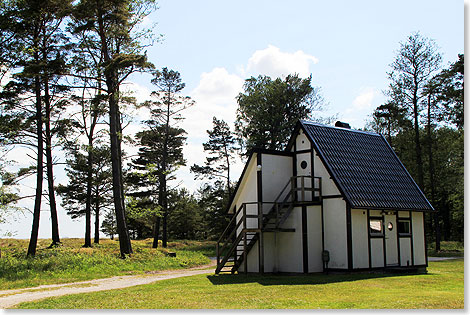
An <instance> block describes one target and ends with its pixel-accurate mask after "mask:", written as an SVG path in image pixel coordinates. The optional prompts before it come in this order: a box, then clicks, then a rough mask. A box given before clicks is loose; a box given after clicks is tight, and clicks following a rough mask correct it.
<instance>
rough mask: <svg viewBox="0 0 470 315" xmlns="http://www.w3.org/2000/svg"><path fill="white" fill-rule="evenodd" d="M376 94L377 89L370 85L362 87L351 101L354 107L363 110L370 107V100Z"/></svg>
mask: <svg viewBox="0 0 470 315" xmlns="http://www.w3.org/2000/svg"><path fill="white" fill-rule="evenodd" d="M377 94H378V92H377V90H376V89H374V88H371V87H367V88H362V89H361V93H360V94H359V95H358V96H356V98H355V99H354V101H353V106H354V109H358V110H364V109H370V108H372V106H373V105H372V101H373V100H374V98H375V96H376V95H377Z"/></svg>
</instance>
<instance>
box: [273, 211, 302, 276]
mask: <svg viewBox="0 0 470 315" xmlns="http://www.w3.org/2000/svg"><path fill="white" fill-rule="evenodd" d="M301 211H302V208H301V207H295V208H294V209H292V213H291V214H290V216H289V217H288V218H287V220H286V221H285V222H284V224H283V225H282V227H283V228H294V229H295V232H282V233H277V246H278V251H277V253H278V262H279V266H278V268H279V269H278V270H279V271H280V272H303V259H302V257H303V256H302V253H303V251H302V212H301Z"/></svg>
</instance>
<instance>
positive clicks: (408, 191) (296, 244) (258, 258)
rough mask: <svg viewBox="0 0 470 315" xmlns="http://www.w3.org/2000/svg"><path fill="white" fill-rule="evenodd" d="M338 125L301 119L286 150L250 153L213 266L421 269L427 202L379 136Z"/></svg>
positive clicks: (268, 269) (273, 269)
mask: <svg viewBox="0 0 470 315" xmlns="http://www.w3.org/2000/svg"><path fill="white" fill-rule="evenodd" d="M336 125H337V126H338V127H332V126H325V125H320V124H316V123H313V122H309V121H299V123H298V124H297V126H296V128H295V130H294V131H293V134H292V136H291V140H290V141H289V144H288V146H287V148H286V150H285V151H270V150H254V151H253V152H252V153H251V154H250V156H249V158H248V161H247V163H246V166H245V168H244V170H243V173H242V175H241V177H240V180H239V182H238V186H237V187H236V189H235V191H234V193H233V195H232V198H231V201H230V205H229V208H228V213H229V214H232V215H233V218H232V220H231V222H230V224H229V225H228V226H227V229H226V230H225V232H224V233H223V235H222V236H221V238H220V240H219V242H218V244H217V252H218V255H217V256H218V257H217V261H218V263H217V269H216V273H219V272H231V273H235V272H250V273H251V272H255V273H258V272H259V273H265V272H266V273H270V272H289V273H311V272H322V271H325V270H326V268H327V269H328V270H345V271H354V270H372V269H381V268H392V267H393V268H400V267H401V268H414V269H418V268H420V269H422V268H426V267H427V253H426V240H425V231H424V215H425V213H427V212H431V211H434V209H433V208H432V206H431V204H430V203H429V202H428V201H427V199H426V197H425V196H424V194H423V193H422V192H421V190H420V189H419V188H418V186H417V185H416V183H415V182H414V180H413V179H412V177H411V176H410V174H409V173H408V172H407V170H406V169H405V167H404V166H403V164H402V163H401V162H400V160H399V159H398V157H397V156H396V154H395V152H394V151H393V149H392V148H391V147H390V145H389V144H388V143H387V141H386V140H385V138H384V137H383V136H382V135H379V134H376V133H371V132H364V131H357V130H352V129H349V125H347V124H344V123H339V122H338V123H337V124H336Z"/></svg>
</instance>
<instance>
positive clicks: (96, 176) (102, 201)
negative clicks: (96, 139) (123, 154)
mask: <svg viewBox="0 0 470 315" xmlns="http://www.w3.org/2000/svg"><path fill="white" fill-rule="evenodd" d="M88 149H89V150H92V151H93V155H92V156H93V162H92V163H93V170H92V186H91V187H92V190H91V209H92V211H93V212H94V213H95V214H96V213H97V212H98V213H99V211H100V210H105V209H106V208H109V207H110V206H111V205H112V202H113V200H112V195H111V184H112V183H111V170H110V164H111V160H110V152H109V147H108V146H101V147H95V148H88ZM69 156H70V158H69V159H67V168H66V172H67V177H68V178H69V182H68V183H67V184H66V185H59V186H58V187H57V189H56V190H57V192H58V194H60V195H61V196H62V206H63V207H64V209H65V210H66V211H67V214H68V215H70V216H71V217H72V219H75V218H78V217H81V216H83V215H85V203H86V199H87V177H88V160H87V156H86V155H85V154H83V153H82V152H80V151H79V150H72V151H70V152H69Z"/></svg>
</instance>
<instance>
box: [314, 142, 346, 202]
mask: <svg viewBox="0 0 470 315" xmlns="http://www.w3.org/2000/svg"><path fill="white" fill-rule="evenodd" d="M313 172H314V176H317V177H321V182H322V194H323V196H328V195H330V196H331V195H339V194H340V192H339V190H338V188H337V187H336V185H335V183H334V181H333V180H332V179H331V177H330V174H329V173H328V171H327V170H326V168H325V166H324V165H323V163H322V161H321V159H320V158H319V157H318V156H317V154H316V152H315V150H314V156H313Z"/></svg>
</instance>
